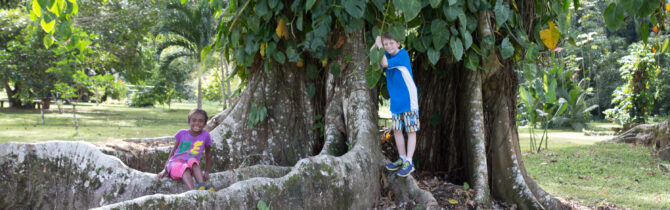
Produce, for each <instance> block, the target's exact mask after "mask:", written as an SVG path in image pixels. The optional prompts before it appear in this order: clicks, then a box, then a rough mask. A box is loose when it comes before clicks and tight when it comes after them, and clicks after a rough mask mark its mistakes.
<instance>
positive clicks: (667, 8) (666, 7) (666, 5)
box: [665, 3, 670, 11]
mask: <svg viewBox="0 0 670 210" xmlns="http://www.w3.org/2000/svg"><path fill="white" fill-rule="evenodd" d="M665 11H670V3H668V4H665Z"/></svg>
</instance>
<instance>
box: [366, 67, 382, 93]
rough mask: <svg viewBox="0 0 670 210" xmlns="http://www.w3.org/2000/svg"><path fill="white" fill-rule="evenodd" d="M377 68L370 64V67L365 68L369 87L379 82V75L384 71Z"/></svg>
mask: <svg viewBox="0 0 670 210" xmlns="http://www.w3.org/2000/svg"><path fill="white" fill-rule="evenodd" d="M378 69H379V68H375V67H374V66H373V65H368V68H367V69H366V70H365V81H366V82H367V83H368V88H370V89H372V88H374V87H375V85H377V82H379V77H381V76H382V72H381V71H380V70H378Z"/></svg>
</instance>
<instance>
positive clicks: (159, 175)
mask: <svg viewBox="0 0 670 210" xmlns="http://www.w3.org/2000/svg"><path fill="white" fill-rule="evenodd" d="M177 147H179V141H175V142H174V147H173V148H172V151H170V155H168V158H167V160H165V162H164V163H163V171H161V172H158V174H156V176H158V178H159V179H160V178H163V176H165V174H164V173H167V163H168V161H170V158H172V156H173V155H174V151H177Z"/></svg>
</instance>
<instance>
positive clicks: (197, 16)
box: [154, 1, 216, 109]
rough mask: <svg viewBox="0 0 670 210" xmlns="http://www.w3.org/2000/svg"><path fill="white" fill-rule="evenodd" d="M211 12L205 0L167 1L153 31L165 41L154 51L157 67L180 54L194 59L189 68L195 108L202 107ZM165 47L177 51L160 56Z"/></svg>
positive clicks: (213, 25)
mask: <svg viewBox="0 0 670 210" xmlns="http://www.w3.org/2000/svg"><path fill="white" fill-rule="evenodd" d="M214 21H215V20H214V11H213V9H212V8H211V7H210V6H209V5H208V2H207V1H199V2H197V3H185V4H182V3H181V2H179V1H170V2H169V3H168V4H167V5H166V8H165V11H164V13H163V18H162V19H161V22H158V25H157V26H156V28H155V30H154V33H155V34H163V35H164V36H165V39H166V40H165V41H164V42H161V43H160V44H159V47H158V50H157V52H156V53H157V54H158V55H159V56H161V59H162V61H161V62H162V64H161V68H162V69H165V68H166V67H167V66H169V65H170V63H171V62H172V61H174V60H175V59H177V58H181V57H189V58H191V59H193V60H194V61H195V62H194V63H195V66H194V68H193V69H195V71H196V77H197V78H198V109H200V108H202V84H201V83H202V78H201V77H202V73H203V71H204V70H203V68H204V67H205V65H203V62H204V61H205V57H206V56H208V55H209V52H210V51H211V46H210V44H211V43H212V42H213V41H214V40H213V36H214V35H215V33H216V23H215V22H214ZM169 47H176V48H178V50H177V51H173V52H169V53H168V54H167V55H162V54H163V52H164V51H165V50H166V49H168V48H169Z"/></svg>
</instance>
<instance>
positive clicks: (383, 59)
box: [380, 55, 389, 68]
mask: <svg viewBox="0 0 670 210" xmlns="http://www.w3.org/2000/svg"><path fill="white" fill-rule="evenodd" d="M380 65H382V68H388V67H389V60H388V59H386V55H384V56H382V61H381V63H380Z"/></svg>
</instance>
